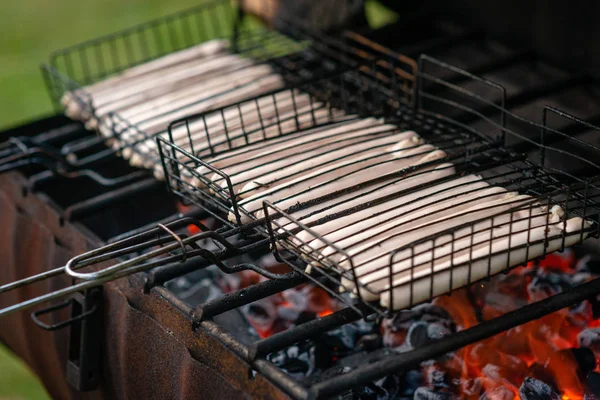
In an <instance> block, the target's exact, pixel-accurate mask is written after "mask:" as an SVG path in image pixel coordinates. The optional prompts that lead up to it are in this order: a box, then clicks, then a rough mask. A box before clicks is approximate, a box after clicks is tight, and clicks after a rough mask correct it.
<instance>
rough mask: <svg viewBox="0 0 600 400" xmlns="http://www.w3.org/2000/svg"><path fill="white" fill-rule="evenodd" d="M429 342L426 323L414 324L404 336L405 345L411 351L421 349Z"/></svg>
mask: <svg viewBox="0 0 600 400" xmlns="http://www.w3.org/2000/svg"><path fill="white" fill-rule="evenodd" d="M429 342H431V340H430V339H429V336H428V335H427V323H426V322H421V321H420V322H415V323H414V324H412V325H411V326H410V328H408V332H407V334H406V343H407V344H408V345H409V346H410V347H412V348H413V349H416V348H419V347H423V346H425V345H426V344H427V343H429Z"/></svg>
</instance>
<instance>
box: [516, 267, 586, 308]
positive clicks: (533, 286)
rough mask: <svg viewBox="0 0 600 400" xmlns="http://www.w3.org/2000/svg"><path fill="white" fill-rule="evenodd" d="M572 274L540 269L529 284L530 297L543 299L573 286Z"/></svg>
mask: <svg viewBox="0 0 600 400" xmlns="http://www.w3.org/2000/svg"><path fill="white" fill-rule="evenodd" d="M573 285H574V282H573V280H572V278H571V276H570V275H567V274H563V273H557V272H552V271H548V270H545V269H542V268H540V269H538V270H537V274H536V276H535V277H534V278H533V279H532V280H531V282H530V283H529V285H527V293H528V294H529V297H530V299H531V300H532V301H533V300H542V299H545V298H547V297H550V296H553V295H555V294H558V293H560V292H563V291H565V290H567V289H570V288H571V287H573Z"/></svg>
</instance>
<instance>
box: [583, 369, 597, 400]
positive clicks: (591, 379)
mask: <svg viewBox="0 0 600 400" xmlns="http://www.w3.org/2000/svg"><path fill="white" fill-rule="evenodd" d="M585 386H586V394H587V395H588V397H589V398H590V399H593V398H598V399H600V374H599V373H597V372H593V371H592V372H590V373H589V374H588V376H587V382H586V385H585ZM592 396H595V397H592Z"/></svg>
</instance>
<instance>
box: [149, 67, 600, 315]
mask: <svg viewBox="0 0 600 400" xmlns="http://www.w3.org/2000/svg"><path fill="white" fill-rule="evenodd" d="M431 71H435V72H431ZM371 72H372V71H371ZM442 73H443V74H444V75H443V76H444V77H445V78H444V79H442V78H440V77H439V75H438V74H442ZM373 76H374V75H369V74H366V73H364V70H363V71H361V69H360V68H359V69H357V70H355V71H350V72H346V73H345V74H342V75H340V76H339V77H338V78H337V79H330V80H329V81H320V82H318V83H317V84H315V85H314V86H315V87H317V88H321V89H322V88H323V87H325V88H326V89H325V90H321V91H319V90H315V88H314V87H313V88H312V89H311V87H310V85H307V86H305V87H301V88H299V89H300V90H298V91H299V92H303V93H309V94H310V99H311V101H310V104H311V107H309V108H308V110H306V111H305V112H304V113H302V112H298V109H297V108H294V112H292V113H291V114H289V115H288V117H287V119H277V120H275V121H269V122H267V121H265V120H262V119H261V112H260V110H262V108H261V107H263V104H264V105H267V104H268V106H270V107H271V108H275V109H276V108H277V104H278V103H277V101H276V100H275V97H276V96H282V95H284V94H287V95H290V96H291V92H292V89H288V91H287V92H285V91H279V92H274V93H270V94H269V95H266V96H263V97H260V98H255V99H251V100H248V101H247V102H244V103H240V104H234V105H230V106H228V107H225V108H223V109H220V110H216V111H214V112H213V113H206V114H202V115H196V116H191V117H190V118H186V119H184V120H181V121H177V122H175V123H173V124H172V125H171V131H174V129H176V128H178V127H185V132H186V134H185V135H184V138H183V139H181V140H179V141H178V140H176V139H174V138H173V137H171V140H170V141H167V140H165V139H159V142H160V143H159V147H160V149H161V157H162V160H163V168H164V171H165V175H166V180H167V183H168V185H169V187H170V189H171V190H172V191H173V192H174V193H176V194H178V195H179V196H181V197H183V198H184V199H186V200H188V201H190V202H193V203H195V204H197V205H200V206H203V207H205V208H206V209H208V210H210V211H211V213H213V215H215V216H217V217H220V218H221V219H222V221H223V222H224V223H226V224H229V225H230V226H231V227H235V226H239V225H242V224H244V223H245V222H246V221H251V222H250V223H249V225H246V226H254V227H256V228H257V229H256V231H257V232H259V233H260V234H262V235H263V236H264V235H267V236H268V237H269V238H270V240H271V242H272V244H271V246H272V249H273V251H274V252H275V253H276V255H277V257H279V258H280V259H281V260H284V261H286V262H287V263H288V264H289V265H290V266H292V268H294V269H295V270H296V271H298V272H300V273H302V274H304V275H305V276H306V277H308V278H309V279H312V280H313V281H315V282H317V283H318V284H320V285H321V286H323V287H324V288H325V289H326V290H328V291H329V292H330V293H331V294H332V295H334V296H336V297H338V298H339V299H340V300H342V301H344V302H345V303H346V304H348V305H349V306H351V307H356V306H355V302H356V299H358V300H359V302H360V303H365V304H368V305H369V310H370V311H369V312H368V313H367V314H369V313H371V312H373V311H376V312H377V313H379V314H382V313H383V314H385V313H387V314H390V313H393V312H394V311H397V310H398V309H403V308H407V307H411V306H413V305H415V304H417V303H419V302H422V301H425V300H428V299H430V298H433V297H435V296H438V295H441V294H444V293H447V292H451V291H452V290H454V289H456V288H458V287H461V286H464V285H466V284H468V283H471V282H475V281H477V280H480V279H483V278H488V277H489V276H491V275H493V274H495V273H498V272H500V271H504V270H507V269H508V268H509V267H510V266H514V265H515V263H518V264H522V263H524V262H526V261H528V260H529V259H531V258H537V257H542V256H544V255H545V254H547V253H548V252H552V251H556V250H561V249H563V248H564V247H566V246H570V245H573V244H575V243H577V242H580V241H582V240H584V239H585V238H586V237H588V236H591V235H593V236H597V235H598V233H599V231H598V211H599V208H598V196H599V194H600V192H599V191H598V189H599V187H598V185H597V183H598V182H597V176H598V165H596V164H595V163H594V160H595V159H598V158H597V154H598V150H599V149H598V148H596V147H595V146H592V145H589V144H587V143H584V142H582V141H580V140H579V139H577V138H574V137H572V136H569V135H567V134H565V133H563V132H562V131H559V130H557V129H553V128H552V126H553V121H556V120H558V119H563V120H566V121H567V124H568V125H569V124H570V125H578V126H580V127H583V128H582V129H586V130H598V128H597V127H594V126H592V125H590V124H588V123H586V122H585V121H581V120H579V119H577V118H575V117H573V116H570V115H568V114H566V113H564V112H562V111H560V110H557V109H554V108H550V107H547V108H545V109H544V110H543V117H542V123H541V124H540V123H535V122H532V121H528V120H525V119H523V118H521V117H519V116H518V115H515V114H513V113H511V112H509V111H508V110H507V109H506V108H505V102H506V100H505V97H506V96H505V91H504V89H503V88H502V87H501V86H500V85H497V84H495V83H493V82H489V81H486V80H484V79H481V78H478V77H476V76H473V75H471V74H468V73H467V72H465V71H462V70H460V69H457V68H455V67H452V66H449V65H447V64H444V63H442V62H439V61H437V60H435V59H433V58H430V57H427V56H423V57H421V58H420V60H419V70H418V71H417V72H416V73H415V79H414V80H412V81H413V82H416V90H415V92H414V97H415V101H411V100H412V98H409V99H408V100H407V99H405V98H402V97H394V96H393V93H394V92H396V93H402V89H401V88H397V87H390V86H387V87H386V88H385V89H382V85H381V84H380V83H381V80H377V79H374V80H370V78H372V77H373ZM458 79H462V80H463V81H464V80H465V79H467V80H470V81H471V82H472V85H471V86H470V89H469V90H467V89H464V88H463V87H461V86H458V85H456V84H454V83H453V80H458ZM408 81H409V82H411V80H408ZM356 82H361V84H364V85H370V86H369V90H368V93H369V96H374V95H373V93H378V95H377V96H375V98H377V99H378V101H374V100H373V98H372V97H365V96H364V94H363V93H362V92H361V91H360V90H357V88H360V87H361V84H356ZM352 83H355V84H354V85H353V84H352ZM378 83H379V85H378ZM328 85H331V86H333V88H329V86H328ZM400 86H401V85H400ZM389 89H391V90H389ZM480 93H485V94H487V95H486V96H484V95H481V94H480ZM490 93H491V95H490ZM340 94H343V95H342V96H340ZM336 101H337V103H336ZM244 107H252V109H253V110H256V111H253V112H254V113H255V114H254V115H255V118H256V121H255V126H254V129H245V126H244V123H243V122H242V119H243V118H247V116H248V115H249V114H248V113H243V117H242V110H244ZM323 107H327V110H328V112H327V113H324V114H323V115H324V119H323V120H321V121H320V120H318V119H317V118H316V117H315V113H316V112H317V111H319V110H321V109H322V108H323ZM338 109H342V110H344V111H345V113H342V114H341V115H333V113H334V112H335V111H337V110H338ZM232 110H233V111H234V112H238V113H239V122H240V123H239V125H238V126H237V127H236V129H237V131H236V130H235V129H232V130H230V129H229V127H228V126H227V122H226V121H230V119H227V118H225V115H226V114H227V113H230V112H232ZM235 110H237V111H235ZM282 111H283V110H282ZM353 114H356V115H359V116H385V117H387V118H386V121H388V122H391V123H395V124H397V125H398V126H399V128H400V129H413V130H415V131H417V132H418V133H419V135H421V136H422V137H423V138H424V139H426V140H427V141H428V142H429V143H433V144H435V145H436V146H437V147H438V148H440V149H443V150H444V152H445V154H446V157H445V158H443V159H441V160H437V161H432V162H430V163H426V164H423V165H420V166H418V167H416V168H411V169H405V170H402V171H396V172H394V173H390V174H388V175H386V176H384V177H377V178H374V179H372V180H370V181H369V182H364V183H361V184H357V185H356V186H355V187H349V188H345V189H344V190H343V191H340V192H335V193H331V194H330V195H328V196H324V197H320V198H311V199H310V200H308V201H303V202H301V203H299V204H293V205H291V206H289V204H290V203H289V202H283V203H281V204H285V205H286V206H285V207H282V206H280V205H278V203H280V202H281V201H282V200H277V201H272V200H271V201H265V202H264V204H263V210H262V218H260V217H258V218H257V217H256V215H261V214H254V215H251V214H250V213H249V212H247V211H246V210H245V209H244V206H243V205H242V206H241V205H240V204H239V198H238V196H237V195H236V194H235V191H234V187H233V183H232V181H231V178H230V177H229V176H228V175H227V174H226V173H225V172H223V171H221V170H220V169H219V168H215V167H214V166H212V165H211V162H210V161H209V160H210V157H215V156H217V155H219V154H220V153H222V152H224V151H226V150H228V149H231V148H233V147H235V148H236V149H237V148H238V147H237V146H241V147H242V148H243V146H251V145H252V143H256V142H257V141H264V140H268V139H269V138H275V137H279V136H281V135H285V134H286V133H290V132H292V131H298V130H302V129H315V128H316V129H318V128H319V126H322V125H325V126H332V125H333V124H336V123H341V122H342V121H344V119H345V118H353V117H352V116H350V115H353ZM236 115H237V114H236ZM215 118H216V119H217V120H218V121H219V123H218V124H216V126H218V128H217V127H216V126H215V127H214V128H213V129H211V126H207V125H205V121H207V120H215ZM199 121H201V122H202V124H201V125H203V130H202V132H203V134H205V135H206V137H207V138H208V137H211V133H215V132H217V131H220V132H225V134H224V136H222V137H224V138H226V139H224V140H223V142H222V143H218V144H216V143H211V145H209V146H207V147H205V148H202V149H198V148H193V140H192V139H191V138H192V136H193V135H194V134H195V133H196V134H197V132H195V131H194V129H193V127H194V126H196V127H197V126H199ZM563 125H564V121H562V122H561V126H563ZM473 126H476V127H477V129H475V128H473ZM508 126H510V128H508ZM269 129H270V131H269ZM269 132H270V133H269ZM236 141H239V142H236ZM234 142H235V143H238V144H237V146H232V143H234ZM516 145H519V146H521V147H520V148H523V146H525V147H527V148H528V149H529V150H531V151H532V152H531V153H530V154H534V156H533V157H532V156H531V155H530V156H529V157H527V156H525V155H524V154H522V153H520V152H517V151H514V150H513V147H515V146H516ZM557 157H559V158H560V159H561V160H562V161H563V162H562V164H561V165H562V166H561V167H556V166H555V164H550V163H549V162H548V160H550V159H556V158H557ZM203 159H206V160H207V161H204V160H203ZM444 168H446V169H452V171H451V172H450V171H449V172H448V173H446V174H444V175H443V176H442V177H440V178H436V179H432V180H429V181H427V180H426V182H425V183H423V184H421V185H416V186H412V187H410V189H406V190H397V191H391V192H390V191H385V193H387V194H385V195H384V194H382V195H381V196H380V197H377V193H378V192H379V191H380V192H381V193H384V189H385V186H386V185H392V184H397V183H398V182H403V181H404V180H407V179H410V178H413V179H415V177H417V176H419V175H421V176H423V177H427V176H428V174H431V173H432V171H440V170H441V169H444ZM198 171H205V173H204V174H199V173H198ZM211 175H212V180H211V179H209V178H207V176H211ZM465 176H474V177H476V179H474V180H475V181H477V182H486V184H485V186H480V187H477V188H474V189H471V191H472V194H473V195H476V196H480V197H477V198H476V199H477V200H479V201H481V202H483V201H484V200H491V199H493V198H495V197H494V196H496V195H495V194H494V193H491V194H490V193H488V191H489V187H490V186H493V187H497V188H502V190H503V193H504V192H509V193H514V196H515V197H514V200H509V201H505V202H503V203H502V204H503V205H502V207H500V206H489V207H488V208H487V209H485V211H486V212H487V214H485V216H483V215H484V214H481V216H480V217H478V218H477V217H476V216H473V217H472V218H471V219H469V220H468V221H465V222H460V220H457V221H455V223H453V224H449V225H448V227H447V228H445V229H444V228H439V229H437V231H435V232H431V230H427V229H423V227H421V228H419V229H420V230H418V229H414V230H413V231H411V230H410V229H408V228H407V229H408V230H406V229H405V230H402V229H400V230H398V231H397V232H402V234H404V235H406V234H408V235H409V236H410V234H411V233H412V235H413V236H415V235H417V236H415V237H414V238H413V239H411V241H410V242H409V243H407V244H405V245H401V246H397V247H392V248H391V249H390V251H389V252H388V253H387V255H386V256H381V257H380V258H381V259H382V260H384V261H381V262H377V263H373V264H372V265H373V267H369V269H368V270H367V272H365V268H366V266H365V265H370V264H368V263H367V262H366V261H365V259H363V260H362V261H359V260H358V259H360V253H356V254H353V253H352V252H349V251H348V250H347V249H345V248H344V247H343V246H341V245H340V244H339V241H331V240H328V238H327V237H326V236H324V235H323V234H321V233H319V229H320V228H319V227H320V226H321V225H322V224H326V223H328V222H331V221H333V220H338V219H342V218H350V219H352V218H358V217H357V216H359V215H364V213H362V214H361V211H364V210H367V209H370V208H372V207H374V206H377V205H378V204H382V205H385V204H392V203H389V202H390V201H392V202H393V201H394V199H399V200H398V203H397V205H396V206H395V208H402V209H403V210H404V209H406V210H404V212H407V211H412V212H418V211H419V210H420V208H419V207H423V204H428V205H433V204H434V203H435V202H439V199H440V198H441V199H444V197H443V196H442V195H443V194H444V193H445V192H446V191H448V190H449V189H447V188H446V189H443V188H441V189H439V186H436V185H441V184H443V183H445V182H451V181H452V180H453V179H458V178H460V177H465ZM215 177H218V178H215ZM194 179H195V180H194ZM463 179H466V178H463ZM198 183H201V185H198ZM467 184H472V182H467V183H463V184H462V185H467ZM200 187H208V188H210V189H212V193H211V192H210V191H207V190H201V189H199V188H200ZM365 187H368V188H371V189H370V190H365ZM431 188H438V189H437V191H434V192H433V194H428V195H427V196H424V197H422V198H419V199H417V200H418V201H416V200H414V199H413V200H412V201H413V202H414V204H415V205H414V206H413V209H411V210H408V208H410V206H411V204H410V203H407V202H406V201H407V199H410V198H411V197H410V195H411V194H413V193H416V192H417V191H418V190H424V189H431ZM431 190H433V189H431ZM431 190H430V192H431ZM352 193H356V195H355V196H352V195H351V194H352ZM344 195H346V196H345V197H343V199H345V200H343V201H347V202H348V204H352V206H348V207H346V208H344V207H340V204H342V203H343V201H341V200H340V202H339V204H337V206H338V207H337V208H336V207H335V206H334V205H335V204H336V203H335V201H333V200H335V199H338V198H342V197H341V196H344ZM368 195H369V196H370V197H369V196H368ZM361 196H364V200H363V201H361ZM524 196H529V197H524ZM428 197H430V198H431V200H430V201H429V203H428ZM349 199H351V200H349ZM436 199H437V200H436ZM445 200H446V203H448V198H446V199H445ZM457 201H458V200H457ZM386 202H388V203H386ZM465 203H466V201H465ZM454 207H456V204H454V203H452V202H450V203H449V204H446V206H445V207H444V208H441V209H440V210H438V211H436V213H437V214H438V217H440V218H441V217H443V216H444V215H445V214H451V212H452V210H453V209H454ZM315 209H317V211H315ZM303 210H309V211H310V212H308V211H306V212H304V213H303ZM329 210H333V211H331V212H330V211H329ZM340 210H341V211H340ZM387 211H389V209H388V210H387ZM227 213H229V218H228V217H227V216H226V214H227ZM477 213H481V210H478V211H466V212H465V213H464V215H466V216H468V215H469V214H473V215H475V214H477ZM434 214H435V213H434ZM315 215H316V216H315ZM317 216H318V217H319V218H317ZM576 218H581V219H576ZM410 222H412V223H416V221H405V222H403V223H405V224H407V226H410V224H409V223H410ZM361 224H362V225H361ZM380 224H381V225H382V226H383V225H384V223H383V222H380ZM265 225H266V228H265ZM356 226H358V227H359V228H357V230H358V232H360V231H364V230H366V229H368V228H371V229H372V228H379V227H378V226H373V225H372V223H370V222H369V221H368V219H367V222H365V223H364V224H363V223H362V222H361V220H360V219H359V220H358V221H357V222H356ZM536 227H537V229H534V228H536ZM396 228H397V227H396ZM392 231H393V229H391V228H390V232H392ZM379 232H380V234H385V232H386V231H385V229H384V228H383V227H382V228H381V230H380V231H379ZM427 232H429V233H428V234H425V233H427ZM396 235H397V234H396ZM338 237H339V235H338ZM393 237H395V236H394V235H392V234H390V239H391V238H393ZM342 238H343V239H347V237H342ZM315 243H318V244H319V246H321V247H320V248H319V250H322V249H327V256H324V255H323V253H322V251H317V249H315ZM498 243H500V244H501V243H504V244H505V247H506V248H504V249H502V248H500V247H498V246H499V245H498ZM507 243H508V244H507ZM299 261H300V262H299ZM369 261H370V262H373V260H369ZM434 264H435V267H433V269H432V266H433V265H434ZM307 266H308V267H307ZM375 266H376V267H375ZM373 268H376V269H373ZM323 277H325V279H323ZM338 289H341V290H338ZM343 292H347V293H343ZM348 293H351V294H350V295H349V294H348ZM377 298H379V299H380V304H376V303H374V302H375V301H376V299H377ZM362 310H363V313H364V309H362ZM356 311H357V312H361V310H359V308H356Z"/></svg>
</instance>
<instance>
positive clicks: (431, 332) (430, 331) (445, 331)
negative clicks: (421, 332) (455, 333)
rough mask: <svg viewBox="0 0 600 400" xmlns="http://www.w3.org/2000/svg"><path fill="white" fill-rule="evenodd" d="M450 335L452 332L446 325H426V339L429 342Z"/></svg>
mask: <svg viewBox="0 0 600 400" xmlns="http://www.w3.org/2000/svg"><path fill="white" fill-rule="evenodd" d="M450 334H452V330H451V329H450V328H449V327H447V326H446V325H443V324H440V323H438V322H433V323H431V324H428V325H427V337H428V338H429V339H431V340H437V339H441V338H443V337H444V336H447V335H450Z"/></svg>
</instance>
